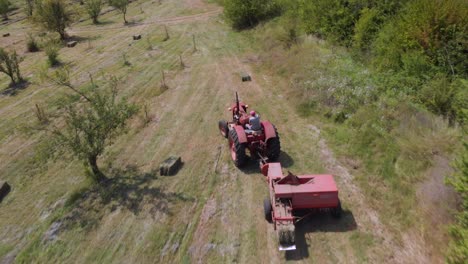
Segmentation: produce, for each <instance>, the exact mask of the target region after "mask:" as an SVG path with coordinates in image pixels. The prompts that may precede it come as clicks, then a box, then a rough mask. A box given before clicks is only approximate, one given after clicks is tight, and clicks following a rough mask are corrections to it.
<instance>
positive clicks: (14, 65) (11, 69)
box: [0, 48, 23, 86]
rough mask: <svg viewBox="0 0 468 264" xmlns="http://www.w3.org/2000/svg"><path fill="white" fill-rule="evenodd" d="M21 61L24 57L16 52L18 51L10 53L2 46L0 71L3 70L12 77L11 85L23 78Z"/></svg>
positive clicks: (0, 50) (0, 49)
mask: <svg viewBox="0 0 468 264" xmlns="http://www.w3.org/2000/svg"><path fill="white" fill-rule="evenodd" d="M21 61H22V58H20V57H19V56H18V54H16V51H13V52H12V53H9V52H7V51H5V50H4V49H2V48H0V72H3V73H5V74H6V75H8V76H9V77H10V79H11V85H13V86H14V85H16V84H18V83H20V82H21V81H22V80H23V78H22V77H21V73H20V69H19V64H20V62H21Z"/></svg>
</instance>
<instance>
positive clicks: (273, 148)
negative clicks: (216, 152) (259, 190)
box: [218, 93, 281, 167]
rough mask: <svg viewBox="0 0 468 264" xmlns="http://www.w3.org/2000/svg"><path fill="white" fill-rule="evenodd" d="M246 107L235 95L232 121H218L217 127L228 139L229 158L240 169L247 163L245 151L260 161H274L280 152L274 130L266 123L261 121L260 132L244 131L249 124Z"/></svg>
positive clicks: (277, 137)
mask: <svg viewBox="0 0 468 264" xmlns="http://www.w3.org/2000/svg"><path fill="white" fill-rule="evenodd" d="M247 108H248V105H246V104H244V103H242V102H239V97H238V95H237V93H236V102H235V103H234V104H232V106H231V107H230V108H229V111H232V121H230V122H227V121H224V120H222V121H219V123H218V126H219V130H220V132H221V135H222V136H223V137H225V138H228V139H229V148H230V151H231V157H232V160H233V161H234V163H235V164H236V166H237V167H241V166H242V165H244V164H245V162H246V161H247V156H246V153H245V150H246V149H248V150H249V152H250V156H252V157H259V158H260V159H261V160H263V161H266V160H272V161H274V160H276V159H278V157H279V155H280V152H281V145H280V140H279V136H278V133H277V132H276V128H275V127H274V126H273V125H272V124H271V123H270V122H268V121H262V122H261V124H262V130H259V131H253V130H248V129H246V125H247V124H248V123H249V115H248V114H247Z"/></svg>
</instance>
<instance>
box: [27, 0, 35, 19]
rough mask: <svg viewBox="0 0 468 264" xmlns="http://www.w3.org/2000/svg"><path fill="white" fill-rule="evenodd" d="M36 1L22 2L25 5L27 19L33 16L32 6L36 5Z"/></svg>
mask: <svg viewBox="0 0 468 264" xmlns="http://www.w3.org/2000/svg"><path fill="white" fill-rule="evenodd" d="M36 1H37V0H24V2H25V4H26V15H27V16H28V17H30V16H32V15H33V11H34V6H35V4H36Z"/></svg>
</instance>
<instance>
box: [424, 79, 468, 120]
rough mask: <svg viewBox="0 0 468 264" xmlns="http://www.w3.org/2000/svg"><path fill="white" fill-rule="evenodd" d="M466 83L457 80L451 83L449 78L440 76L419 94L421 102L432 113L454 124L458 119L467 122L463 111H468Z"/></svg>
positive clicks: (428, 83) (427, 84) (467, 88)
mask: <svg viewBox="0 0 468 264" xmlns="http://www.w3.org/2000/svg"><path fill="white" fill-rule="evenodd" d="M466 91H468V86H467V83H466V81H462V80H460V79H457V80H455V81H451V80H450V79H449V78H448V77H446V76H444V75H442V74H439V75H437V76H435V77H434V78H433V79H432V80H430V81H429V82H427V83H426V84H425V85H424V86H423V88H422V90H421V92H420V93H419V95H420V98H421V102H422V103H423V104H424V105H426V106H427V108H428V109H430V110H431V111H432V112H434V113H436V114H439V115H442V116H444V117H446V118H448V119H449V121H450V123H451V124H454V123H455V121H456V118H457V119H458V121H459V122H460V123H464V122H465V121H466V116H463V111H464V110H465V111H466V109H467V106H468V102H467V100H468V99H467V92H466Z"/></svg>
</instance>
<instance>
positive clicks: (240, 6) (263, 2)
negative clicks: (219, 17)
mask: <svg viewBox="0 0 468 264" xmlns="http://www.w3.org/2000/svg"><path fill="white" fill-rule="evenodd" d="M280 12H281V9H280V6H279V4H278V3H277V2H276V1H275V0H225V1H224V13H225V15H226V17H227V18H228V19H229V20H230V21H231V22H232V26H233V27H234V28H236V29H244V28H249V27H253V26H255V25H257V24H258V23H259V22H260V21H262V20H265V19H268V18H271V17H274V16H276V15H279V14H280Z"/></svg>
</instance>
